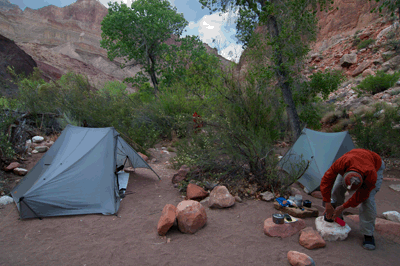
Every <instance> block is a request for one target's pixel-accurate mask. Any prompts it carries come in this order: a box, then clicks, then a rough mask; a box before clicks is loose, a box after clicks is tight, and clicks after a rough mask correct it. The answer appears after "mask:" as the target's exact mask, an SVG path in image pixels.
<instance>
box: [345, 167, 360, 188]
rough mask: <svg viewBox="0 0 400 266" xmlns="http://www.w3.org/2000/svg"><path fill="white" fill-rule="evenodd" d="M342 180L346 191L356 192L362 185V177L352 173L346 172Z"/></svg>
mask: <svg viewBox="0 0 400 266" xmlns="http://www.w3.org/2000/svg"><path fill="white" fill-rule="evenodd" d="M343 179H344V185H345V186H346V188H347V190H356V189H358V188H359V187H360V186H361V185H362V183H363V179H362V176H361V175H360V174H359V173H357V172H353V171H350V172H346V173H345V174H344V177H343Z"/></svg>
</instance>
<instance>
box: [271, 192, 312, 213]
mask: <svg viewBox="0 0 400 266" xmlns="http://www.w3.org/2000/svg"><path fill="white" fill-rule="evenodd" d="M275 200H276V201H277V202H278V203H279V205H281V206H282V207H292V208H299V209H301V210H304V208H303V207H307V208H311V204H312V202H311V201H309V200H304V201H303V199H302V196H301V195H295V196H290V197H289V199H285V198H284V197H279V198H276V199H275Z"/></svg>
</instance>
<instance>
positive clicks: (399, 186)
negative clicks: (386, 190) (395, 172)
mask: <svg viewBox="0 0 400 266" xmlns="http://www.w3.org/2000/svg"><path fill="white" fill-rule="evenodd" d="M389 187H390V188H391V189H393V190H394V191H399V192H400V184H392V185H389Z"/></svg>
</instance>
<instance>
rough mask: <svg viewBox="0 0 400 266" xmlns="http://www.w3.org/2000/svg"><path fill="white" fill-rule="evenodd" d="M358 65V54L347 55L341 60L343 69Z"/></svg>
mask: <svg viewBox="0 0 400 266" xmlns="http://www.w3.org/2000/svg"><path fill="white" fill-rule="evenodd" d="M356 63H357V54H354V53H353V54H345V55H343V56H342V58H340V65H341V66H342V67H349V66H351V65H354V64H356Z"/></svg>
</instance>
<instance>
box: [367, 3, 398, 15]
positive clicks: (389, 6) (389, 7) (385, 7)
mask: <svg viewBox="0 0 400 266" xmlns="http://www.w3.org/2000/svg"><path fill="white" fill-rule="evenodd" d="M368 1H371V0H368ZM375 2H379V5H378V7H377V8H374V9H372V10H371V12H379V13H382V12H384V11H385V12H390V16H391V17H394V16H395V15H396V12H398V11H399V10H400V0H375ZM399 16H400V14H399Z"/></svg>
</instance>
